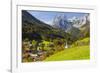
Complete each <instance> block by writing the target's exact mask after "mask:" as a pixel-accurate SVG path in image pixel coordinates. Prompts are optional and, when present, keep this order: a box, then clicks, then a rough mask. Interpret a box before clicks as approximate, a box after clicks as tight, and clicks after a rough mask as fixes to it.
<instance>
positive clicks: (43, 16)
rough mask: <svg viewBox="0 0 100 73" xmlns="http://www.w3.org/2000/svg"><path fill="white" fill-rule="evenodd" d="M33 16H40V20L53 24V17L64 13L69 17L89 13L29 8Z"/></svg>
mask: <svg viewBox="0 0 100 73" xmlns="http://www.w3.org/2000/svg"><path fill="white" fill-rule="evenodd" d="M28 12H29V13H30V14H31V15H32V16H34V17H36V18H38V19H39V20H41V21H43V22H45V23H47V24H50V25H51V24H52V21H53V19H54V18H55V16H57V15H61V14H64V15H66V17H67V18H72V17H82V16H84V15H86V14H87V13H78V12H77V13H76V12H53V11H52V12H50V11H34V10H29V11H28Z"/></svg>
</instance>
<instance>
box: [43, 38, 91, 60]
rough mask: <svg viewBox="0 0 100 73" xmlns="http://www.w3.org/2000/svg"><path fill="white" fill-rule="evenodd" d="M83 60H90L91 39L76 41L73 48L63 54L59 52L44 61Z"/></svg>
mask: <svg viewBox="0 0 100 73" xmlns="http://www.w3.org/2000/svg"><path fill="white" fill-rule="evenodd" d="M87 43H88V44H87ZM82 44H83V45H82ZM83 59H90V47H89V38H85V39H83V40H80V41H79V40H78V41H76V42H75V43H74V44H73V46H72V47H71V48H67V49H65V50H63V51H61V52H58V53H56V54H54V55H52V56H50V57H48V58H46V59H45V60H44V61H64V60H83Z"/></svg>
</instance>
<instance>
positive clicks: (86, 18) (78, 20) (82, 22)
mask: <svg viewBox="0 0 100 73" xmlns="http://www.w3.org/2000/svg"><path fill="white" fill-rule="evenodd" d="M68 20H69V21H70V22H72V24H73V26H74V27H76V28H80V27H82V26H83V25H85V24H86V23H87V22H89V21H90V17H89V14H86V15H85V16H83V17H79V18H78V17H75V16H74V17H72V18H70V19H68Z"/></svg>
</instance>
